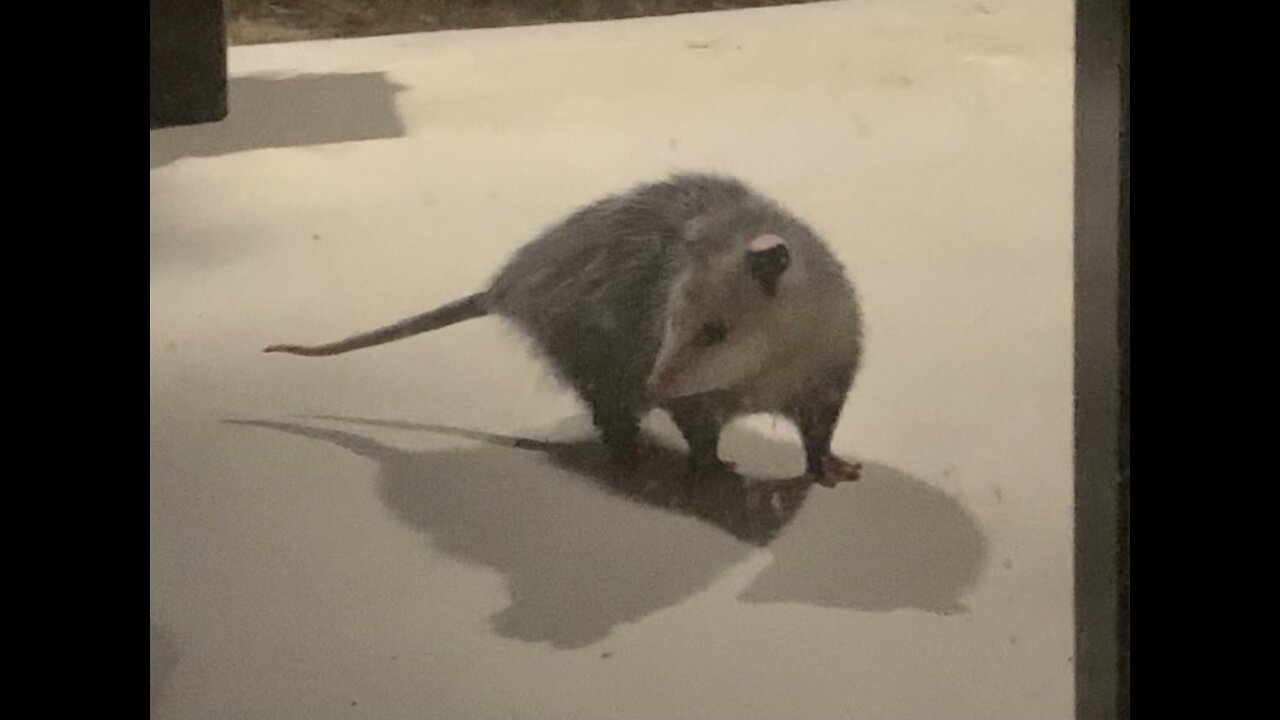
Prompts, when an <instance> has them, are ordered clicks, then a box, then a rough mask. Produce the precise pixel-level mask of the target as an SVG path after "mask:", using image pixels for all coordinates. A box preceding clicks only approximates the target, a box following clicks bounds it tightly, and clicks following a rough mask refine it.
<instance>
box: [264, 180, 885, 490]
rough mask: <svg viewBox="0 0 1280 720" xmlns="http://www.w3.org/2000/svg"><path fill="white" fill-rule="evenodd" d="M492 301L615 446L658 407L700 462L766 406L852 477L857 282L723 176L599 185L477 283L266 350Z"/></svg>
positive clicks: (627, 444) (776, 212) (440, 317)
mask: <svg viewBox="0 0 1280 720" xmlns="http://www.w3.org/2000/svg"><path fill="white" fill-rule="evenodd" d="M489 314H493V315H498V316H501V317H503V318H506V319H508V320H510V321H511V322H513V323H514V324H515V325H516V326H517V327H519V328H520V329H521V330H523V331H524V332H525V333H526V334H527V335H528V336H529V337H530V338H532V340H533V341H534V343H535V345H536V347H537V348H538V350H539V351H540V352H541V354H542V355H543V356H544V357H545V358H546V360H547V361H548V362H549V363H550V365H551V366H552V367H553V368H554V370H555V371H556V373H557V374H558V375H559V376H560V377H561V378H562V379H563V380H564V381H565V382H567V383H568V384H569V385H570V386H572V387H573V388H574V389H575V390H576V391H577V392H578V394H579V395H580V396H581V398H582V399H583V400H584V401H585V402H586V403H587V405H588V406H589V407H590V408H591V411H592V414H593V417H594V419H595V422H596V425H597V427H598V428H599V429H600V431H601V434H602V436H603V439H604V441H605V443H606V444H607V445H608V446H609V447H610V449H611V450H612V451H613V452H614V453H615V455H616V456H617V457H618V458H620V459H630V458H632V457H633V455H634V453H635V450H636V448H635V443H636V437H637V431H638V427H639V419H640V417H641V416H642V415H643V414H644V413H646V412H647V411H649V410H651V409H653V408H656V407H660V408H663V409H665V410H667V411H668V412H669V413H670V414H671V415H672V417H673V419H674V420H675V422H676V424H677V425H678V426H679V428H680V430H681V432H682V433H683V434H684V436H685V438H686V440H688V442H689V446H690V450H691V453H690V457H691V461H692V463H693V465H694V466H695V467H697V468H707V467H715V466H718V465H721V464H722V463H721V461H720V460H719V458H718V456H717V450H716V448H717V444H718V441H719V435H720V429H721V428H722V427H723V426H724V425H725V423H727V422H729V421H730V420H732V419H733V418H734V417H737V416H741V415H745V414H751V413H761V412H766V413H778V414H781V415H784V416H786V417H788V418H790V419H791V420H793V421H794V422H795V423H796V425H797V426H798V428H799V429H800V432H801V437H802V439H803V441H804V446H805V455H806V466H807V469H808V472H809V473H810V474H811V475H813V476H814V478H815V479H817V480H820V481H822V482H824V483H825V484H833V483H834V482H836V481H838V480H840V479H852V478H856V476H857V466H856V465H851V464H848V463H845V462H843V461H841V460H839V459H838V458H836V457H835V456H833V455H831V453H830V443H831V436H832V433H833V432H834V428H835V425H836V423H837V421H838V420H839V416H840V411H841V408H842V407H843V405H844V402H845V399H846V397H847V395H848V393H849V390H850V388H851V386H852V384H853V379H854V376H855V374H856V373H857V371H858V366H859V361H860V359H861V356H862V318H861V312H860V310H859V307H858V302H857V299H856V295H855V293H854V290H853V287H852V286H851V284H850V283H849V281H848V279H847V277H846V275H845V272H844V269H843V267H842V266H841V264H840V263H839V261H838V260H837V259H836V258H835V257H834V256H833V255H832V253H831V252H830V250H829V249H828V248H827V247H826V245H825V244H824V243H823V242H822V240H821V239H819V237H818V236H817V234H816V233H815V232H814V231H813V230H812V229H811V228H810V227H809V226H807V225H806V224H805V223H804V222H802V221H801V220H799V219H798V218H796V217H795V216H794V215H792V214H790V213H789V212H787V211H786V210H784V209H783V208H782V207H780V206H779V205H778V204H776V203H774V202H773V201H771V200H769V199H767V198H765V197H763V196H761V195H760V194H759V193H757V192H755V191H754V190H752V189H751V188H749V187H748V186H747V185H746V184H744V183H743V182H741V181H739V180H735V179H732V178H727V177H722V176H716V175H707V174H679V175H675V176H673V177H671V178H670V179H668V180H666V181H663V182H655V183H648V184H644V185H641V186H638V187H636V188H633V189H632V190H630V191H628V192H626V193H622V194H618V195H613V196H610V197H606V198H604V199H602V200H599V201H597V202H595V203H592V204H590V205H588V206H586V207H583V208H581V209H579V210H578V211H576V212H574V213H573V214H572V215H570V216H569V217H568V218H566V219H565V220H563V221H561V222H560V223H558V224H556V225H554V226H553V227H551V228H549V229H547V230H546V231H544V232H543V233H542V234H541V235H540V236H538V237H537V238H536V239H534V240H533V241H532V242H530V243H529V244H527V245H525V246H524V247H523V248H521V249H520V250H519V251H518V252H516V254H515V256H514V257H513V258H512V259H511V260H510V261H509V262H508V263H507V265H506V267H505V268H503V269H502V270H501V271H500V272H499V273H498V275H497V277H496V278H495V279H494V281H493V283H492V284H491V285H490V287H489V289H488V290H486V291H484V292H481V293H477V294H475V295H471V296H469V297H466V298H463V299H461V300H457V301H455V302H452V303H449V304H447V305H444V306H442V307H440V308H437V309H435V310H432V311H430V312H427V313H423V314H421V315H417V316H415V317H412V318H408V319H406V320H403V321H401V322H399V323H396V324H393V325H390V326H387V327H384V328H380V329H378V330H374V331H371V332H368V333H364V334H361V335H356V336H353V337H351V338H348V339H346V340H341V341H338V342H335V343H331V344H328V345H320V346H314V347H305V346H297V345H274V346H271V347H269V348H267V351H268V352H288V353H293V354H296V355H310V356H320V355H335V354H338V353H344V352H349V351H351V350H356V349H360V348H364V347H370V346H373V345H379V344H383V343H387V342H392V341H394V340H399V339H401V338H405V337H409V336H411V335H415V334H419V333H423V332H427V331H430V330H436V329H439V328H442V327H445V326H447V325H451V324H454V323H457V322H461V321H463V320H468V319H471V318H476V317H481V316H483V315H489Z"/></svg>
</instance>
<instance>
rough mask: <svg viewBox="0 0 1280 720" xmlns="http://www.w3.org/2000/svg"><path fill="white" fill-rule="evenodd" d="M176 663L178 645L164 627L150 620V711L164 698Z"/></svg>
mask: <svg viewBox="0 0 1280 720" xmlns="http://www.w3.org/2000/svg"><path fill="white" fill-rule="evenodd" d="M177 665H178V646H177V645H175V644H174V642H173V640H172V639H171V638H170V637H169V635H168V633H166V632H165V631H164V628H162V627H160V626H159V625H157V624H156V621H155V620H154V619H153V620H152V621H151V712H152V713H154V712H155V710H156V707H157V706H159V704H160V701H161V700H163V699H164V691H165V686H167V685H168V684H169V676H170V675H172V674H173V669H174V668H175V667H177Z"/></svg>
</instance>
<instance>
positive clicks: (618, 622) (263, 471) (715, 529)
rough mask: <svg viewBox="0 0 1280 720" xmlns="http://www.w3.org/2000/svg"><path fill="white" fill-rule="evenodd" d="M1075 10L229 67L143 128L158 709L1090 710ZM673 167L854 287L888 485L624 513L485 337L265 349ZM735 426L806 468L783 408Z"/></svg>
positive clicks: (1000, 5)
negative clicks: (725, 192) (1077, 515)
mask: <svg viewBox="0 0 1280 720" xmlns="http://www.w3.org/2000/svg"><path fill="white" fill-rule="evenodd" d="M1071 23H1072V9H1071V5H1070V3H1069V2H1067V1H1066V0H1045V1H1043V2H1035V1H1032V0H1006V1H1003V2H1002V1H1001V0H983V2H982V3H970V2H958V1H956V0H917V1H913V2H903V3H892V2H886V1H883V0H881V1H875V2H855V3H830V4H818V5H807V6H797V7H787V8H777V9H764V10H749V11H734V12H723V13H712V14H705V15H693V16H680V17H669V18H653V19H646V20H636V21H624V22H614V23H599V24H582V25H565V26H547V27H536V28H518V29H504V30H485V31H472V32H455V33H438V34H421V35H403V36H392V37H382V38H371V39H361V40H349V41H326V42H309V43H297V44H288V45H275V46H257V47H244V48H234V49H233V50H232V52H231V57H230V62H231V73H232V76H233V79H232V86H231V111H232V115H231V117H230V119H228V120H227V121H225V122H224V123H221V124H218V125H208V126H200V127H193V128H180V129H173V130H167V131H162V132H152V133H151V136H150V156H151V157H150V159H151V173H150V232H151V269H150V330H151V345H150V348H151V349H150V353H151V354H150V358H151V367H150V380H151V384H150V388H151V397H150V407H151V419H150V433H151V437H150V442H151V465H150V467H151V470H150V550H151V564H150V570H151V573H150V574H151V590H150V616H151V618H150V619H151V629H150V646H151V697H150V700H151V711H152V715H153V716H154V717H162V718H183V719H194V718H338V717H362V718H503V719H507V718H535V717H537V718H607V717H618V718H683V717H688V718H693V717H714V718H808V717H813V718H817V717H822V718H835V717H857V718H944V717H946V718H978V717H981V718H995V717H1006V718H1031V717H1035V718H1050V717H1068V716H1070V714H1071V712H1072V683H1073V680H1072V662H1071V655H1072V650H1073V646H1072V615H1071V547H1072V543H1071V517H1072V515H1071V478H1072V474H1071V350H1072V343H1071V252H1072V247H1071V178H1072V175H1071V170H1072V168H1071V137H1072V131H1071V128H1072V109H1071V107H1072V106H1071V102H1072V67H1073V62H1072V51H1071V44H1072V24H1071ZM675 169H707V170H716V171H721V172H727V173H732V174H736V175H739V176H741V177H743V178H744V179H746V180H748V181H750V182H752V183H753V184H755V185H756V186H758V187H759V188H761V189H762V190H764V191H766V192H768V193H770V194H772V195H774V196H775V197H777V198H778V199H780V200H781V201H782V202H784V203H785V204H787V205H788V206H790V207H791V208H792V209H794V210H795V211H796V212H797V213H798V214H800V215H802V216H804V217H805V218H807V219H808V220H809V221H810V222H811V223H812V224H813V225H814V226H816V227H817V228H818V229H819V230H820V231H821V232H823V233H824V234H825V235H826V236H827V238H828V240H829V241H830V243H831V244H832V246H833V247H834V248H835V249H836V251H837V252H838V254H839V255H840V257H841V258H842V260H843V261H844V262H845V263H846V264H847V266H848V267H849V269H850V272H851V274H852V276H853V277H854V279H855V282H856V283H857V284H858V286H859V288H860V290H861V293H862V296H863V298H864V301H865V306H866V312H867V317H868V321H869V331H868V357H867V364H866V369H865V372H864V373H863V374H862V376H861V377H860V378H859V380H858V385H857V387H856V389H855V391H854V394H853V395H852V397H851V398H850V403H849V405H848V407H847V409H846V413H845V418H844V421H843V423H842V424H841V426H840V429H839V432H838V435H837V438H836V447H837V449H838V450H839V451H840V452H842V453H844V454H846V455H850V456H856V457H858V458H861V459H862V460H863V461H864V462H865V463H866V464H867V472H866V474H865V477H864V479H863V480H862V481H861V482H859V483H854V484H846V485H842V486H840V487H839V488H837V489H835V490H827V489H825V488H816V489H814V490H812V491H811V492H809V493H808V494H807V496H806V495H803V494H801V493H791V494H789V495H786V496H785V497H782V496H780V497H779V500H778V502H779V507H781V510H778V509H777V508H776V507H775V504H774V501H772V500H771V499H769V498H767V497H766V498H765V499H764V500H763V501H761V500H760V494H759V492H756V490H758V488H759V486H758V485H754V484H753V485H752V486H751V487H752V488H754V489H755V490H753V491H752V492H746V491H744V490H742V488H740V487H738V486H736V485H734V486H732V487H729V486H725V487H717V488H715V490H714V492H711V491H708V492H709V493H710V494H707V495H705V496H703V497H699V498H694V499H686V500H685V502H683V504H681V503H675V506H673V507H667V506H666V504H667V502H668V501H670V500H672V498H671V497H664V496H663V494H662V493H663V490H662V484H661V482H659V484H658V489H657V491H656V494H653V493H651V494H650V495H647V496H643V497H641V498H639V499H628V498H627V497H625V496H623V495H622V494H619V493H617V492H614V491H613V489H612V488H611V487H610V478H609V477H608V475H607V473H605V472H604V471H603V470H602V469H601V468H600V466H599V465H598V464H597V463H596V462H595V461H596V458H595V456H594V455H593V453H592V448H593V447H594V446H593V445H591V444H587V445H586V446H585V448H586V449H585V450H584V449H583V447H584V446H582V445H575V444H572V443H570V442H568V441H570V440H572V439H574V438H589V437H590V434H589V430H588V428H587V426H586V425H585V421H584V420H583V418H582V410H581V409H580V408H579V406H578V405H577V404H576V403H575V401H574V399H573V398H572V396H570V395H569V394H568V393H567V392H565V391H564V390H562V389H560V388H559V387H557V385H556V384H555V383H554V382H553V381H552V380H551V379H550V378H549V376H548V375H547V373H546V372H545V371H544V370H543V369H542V367H541V366H540V365H539V364H538V362H537V361H536V360H535V359H534V358H533V356H532V355H531V354H530V353H529V352H528V350H527V344H526V343H525V341H523V340H522V339H520V338H519V337H517V336H516V335H515V333H514V331H512V330H510V329H508V328H506V327H504V326H502V325H501V324H500V323H499V322H498V321H495V320H492V319H483V320H478V321H474V322H470V323H467V324H464V325H459V326H457V327H454V328H450V329H448V330H445V331H441V332H440V333H437V334H433V335H427V336H423V337H419V338H415V339H413V340H409V341H404V342H401V343H398V344H395V345H389V346H384V347H381V348H377V349H372V350H367V351H364V352H360V353H354V354H351V355H346V356H341V357H336V358H331V359H322V360H311V359H303V358H293V357H283V356H267V355H263V354H261V353H260V352H259V349H260V348H261V347H262V346H264V345H266V344H269V343H273V342H282V341H284V342H319V341H325V340H330V339H336V338H338V337H342V336H345V335H347V334H349V333H350V332H352V331H356V330H363V329H368V328H371V327H374V326H377V325H381V324H383V323H385V322H387V321H390V320H395V319H398V318H400V317H402V316H405V315H409V314H412V313H416V312H419V311H422V310H425V309H427V308H429V307H431V306H434V305H436V304H438V303H441V302H444V301H447V300H450V299H453V298H456V297H459V296H461V295H464V294H468V293H470V292H473V291H476V290H479V289H481V288H482V287H483V286H484V284H485V283H486V281H487V280H488V278H489V276H490V274H491V273H492V272H493V271H494V270H496V269H497V267H498V266H499V264H500V263H501V262H502V261H503V259H504V258H505V257H506V256H507V255H508V254H509V253H510V252H511V251H512V250H514V249H515V248H516V247H518V246H519V245H520V244H521V243H523V242H525V241H526V240H528V239H530V238H531V237H532V236H533V234H534V233H535V232H536V231H538V230H539V229H540V228H541V227H543V226H544V225H545V224H547V223H549V222H551V221H552V220H554V219H556V218H558V217H560V216H562V215H564V214H565V213H567V212H569V211H570V210H572V209H573V208H574V207H576V206H577V205H579V204H582V203H585V202H587V201H590V200H592V199H594V198H596V197H597V196H599V195H601V194H603V193H606V192H611V191H615V190H619V189H622V188H625V187H626V186H628V185H630V184H632V183H635V182H639V181H643V180H650V179H655V178H659V177H662V176H664V175H666V174H667V173H668V172H670V171H672V170H675ZM320 416H333V417H329V418H324V417H320ZM335 417H336V418H344V419H334V418H335ZM232 421H235V422H232ZM653 424H654V428H655V432H657V433H659V434H665V435H667V436H669V435H670V434H671V428H670V427H669V425H668V424H667V423H666V422H665V420H662V419H659V418H654V423H653ZM432 426H445V427H443V428H442V427H432ZM448 428H458V429H464V430H467V429H469V430H478V431H483V432H486V433H491V434H494V435H506V436H520V437H526V438H531V439H541V440H564V441H566V442H564V443H561V444H559V445H553V446H546V447H542V446H535V447H530V448H523V449H522V448H517V447H510V446H509V445H508V444H504V443H502V442H499V441H497V440H495V439H494V438H489V439H484V438H476V437H474V436H467V435H465V434H459V433H458V432H451V431H449V430H448ZM726 444H727V447H728V453H727V454H728V455H729V456H730V457H731V458H733V459H737V460H739V461H740V463H741V465H742V467H743V469H744V471H745V473H746V474H747V475H748V476H750V477H751V478H754V479H755V480H759V479H762V478H772V477H785V476H787V475H788V474H791V473H795V472H797V471H798V470H799V468H800V465H801V459H800V450H799V446H798V443H797V442H796V440H795V438H794V436H793V433H792V431H791V429H790V428H788V427H784V426H781V425H779V426H778V427H773V426H772V425H771V424H770V423H769V422H764V421H748V422H744V423H741V424H740V425H737V426H735V427H734V428H733V429H732V430H731V431H730V433H729V436H728V438H727V442H726ZM668 460H670V461H671V462H676V461H675V460H674V459H671V458H668ZM660 469H661V468H660ZM773 531H776V537H774V538H773V539H772V540H771V541H767V538H768V537H770V534H771V533H772V532H773ZM748 540H757V541H758V542H754V543H753V542H748Z"/></svg>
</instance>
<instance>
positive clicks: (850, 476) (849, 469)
mask: <svg viewBox="0 0 1280 720" xmlns="http://www.w3.org/2000/svg"><path fill="white" fill-rule="evenodd" d="M810 475H811V476H812V477H813V480H814V482H816V483H818V484H819V485H822V486H823V487H829V488H833V487H835V486H836V485H838V484H840V483H842V482H853V481H854V480H857V479H858V478H860V477H862V463H856V462H854V463H851V462H846V461H844V460H841V459H840V458H838V457H836V456H835V455H828V456H826V457H825V458H823V459H822V470H821V471H820V472H810Z"/></svg>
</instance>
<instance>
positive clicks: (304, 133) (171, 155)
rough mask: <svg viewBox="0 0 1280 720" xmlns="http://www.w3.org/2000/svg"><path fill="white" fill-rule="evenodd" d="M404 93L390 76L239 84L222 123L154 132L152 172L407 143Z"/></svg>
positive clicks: (231, 88)
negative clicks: (338, 146)
mask: <svg viewBox="0 0 1280 720" xmlns="http://www.w3.org/2000/svg"><path fill="white" fill-rule="evenodd" d="M404 89H405V88H404V87H403V86H401V85H398V84H396V83H394V82H391V81H390V80H388V79H387V76H386V74H385V73H350V74H334V75H294V76H287V77H272V76H252V77H241V78H233V79H232V80H231V81H230V82H229V84H228V90H227V92H228V106H229V112H228V115H227V117H226V119H225V120H223V121H222V122H219V123H215V124H211V125H196V126H191V127H176V128H168V129H164V130H153V131H152V132H151V169H153V170H154V169H156V168H158V167H163V166H165V165H168V164H169V163H171V162H173V161H174V160H177V159H178V158H183V157H214V156H217V155H226V154H229V153H235V152H242V151H245V150H257V149H262V148H281V147H301V146H307V145H324V144H328V143H344V142H352V141H357V140H385V139H390V138H397V137H402V136H403V135H404V134H405V128H404V123H402V122H401V121H400V115H399V113H398V112H397V111H396V105H395V96H396V93H398V92H400V91H402V90H404Z"/></svg>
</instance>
